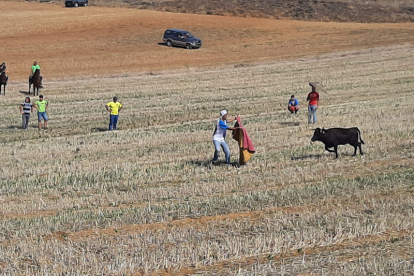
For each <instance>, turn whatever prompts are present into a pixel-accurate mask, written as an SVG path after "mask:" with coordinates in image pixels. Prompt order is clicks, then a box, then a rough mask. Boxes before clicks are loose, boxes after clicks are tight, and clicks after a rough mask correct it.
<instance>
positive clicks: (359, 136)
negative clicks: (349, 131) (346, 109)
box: [357, 128, 365, 145]
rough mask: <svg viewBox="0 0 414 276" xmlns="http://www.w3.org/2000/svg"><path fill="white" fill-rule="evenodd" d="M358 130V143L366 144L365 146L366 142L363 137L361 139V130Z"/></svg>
mask: <svg viewBox="0 0 414 276" xmlns="http://www.w3.org/2000/svg"><path fill="white" fill-rule="evenodd" d="M357 130H358V141H359V142H360V143H361V144H364V145H365V142H364V140H362V137H361V131H360V130H359V128H357Z"/></svg>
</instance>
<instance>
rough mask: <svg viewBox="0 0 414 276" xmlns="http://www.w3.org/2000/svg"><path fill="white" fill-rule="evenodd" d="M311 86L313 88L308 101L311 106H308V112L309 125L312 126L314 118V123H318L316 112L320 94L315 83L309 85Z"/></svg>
mask: <svg viewBox="0 0 414 276" xmlns="http://www.w3.org/2000/svg"><path fill="white" fill-rule="evenodd" d="M309 85H310V86H311V87H312V92H310V93H309V94H308V98H307V99H306V100H307V101H308V102H309V105H308V112H309V119H308V124H311V123H312V117H313V123H316V110H317V109H318V103H319V93H318V92H316V87H315V85H314V84H313V83H309Z"/></svg>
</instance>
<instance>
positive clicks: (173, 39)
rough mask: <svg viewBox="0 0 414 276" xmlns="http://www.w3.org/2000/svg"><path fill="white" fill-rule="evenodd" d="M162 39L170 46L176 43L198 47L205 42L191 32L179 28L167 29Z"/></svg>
mask: <svg viewBox="0 0 414 276" xmlns="http://www.w3.org/2000/svg"><path fill="white" fill-rule="evenodd" d="M162 40H163V41H164V42H165V43H166V44H167V46H168V47H171V46H173V45H175V46H181V47H185V48H187V49H193V48H195V49H198V48H200V47H201V45H202V44H203V43H202V41H201V39H198V38H196V37H194V36H193V35H192V34H191V33H189V32H187V31H184V30H177V29H168V30H166V31H165V33H164V37H163V39H162Z"/></svg>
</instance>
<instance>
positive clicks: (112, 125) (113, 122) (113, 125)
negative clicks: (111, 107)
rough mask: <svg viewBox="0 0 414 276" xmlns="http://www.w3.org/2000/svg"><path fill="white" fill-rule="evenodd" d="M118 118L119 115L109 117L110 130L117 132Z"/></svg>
mask: <svg viewBox="0 0 414 276" xmlns="http://www.w3.org/2000/svg"><path fill="white" fill-rule="evenodd" d="M118 116H119V115H112V114H111V115H110V116H109V130H115V129H116V124H117V123H118Z"/></svg>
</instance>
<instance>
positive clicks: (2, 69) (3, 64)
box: [0, 62, 9, 82]
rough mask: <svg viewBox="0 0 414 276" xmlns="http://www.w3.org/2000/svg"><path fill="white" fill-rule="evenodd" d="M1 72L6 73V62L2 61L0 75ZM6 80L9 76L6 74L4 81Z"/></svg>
mask: <svg viewBox="0 0 414 276" xmlns="http://www.w3.org/2000/svg"><path fill="white" fill-rule="evenodd" d="M3 72H4V75H6V63H5V62H3V63H2V64H1V65H0V75H1V74H2V73H3ZM7 80H9V76H7V75H6V82H7Z"/></svg>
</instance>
